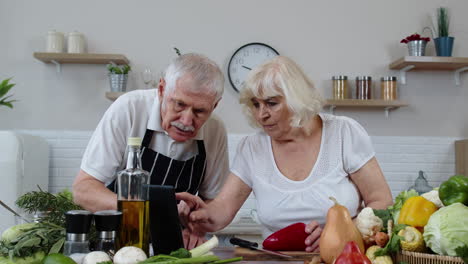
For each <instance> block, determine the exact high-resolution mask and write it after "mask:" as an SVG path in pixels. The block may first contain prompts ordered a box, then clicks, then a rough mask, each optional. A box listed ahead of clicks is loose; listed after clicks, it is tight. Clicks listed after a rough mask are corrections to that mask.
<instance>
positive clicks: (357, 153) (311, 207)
mask: <svg viewBox="0 0 468 264" xmlns="http://www.w3.org/2000/svg"><path fill="white" fill-rule="evenodd" d="M320 117H321V119H322V122H323V128H322V140H321V145H320V152H319V154H318V157H317V161H316V163H315V165H314V167H313V168H312V171H311V172H310V174H309V176H308V177H307V178H306V179H304V180H302V181H293V180H290V179H288V178H286V176H284V175H283V174H282V173H281V172H280V170H279V169H278V167H277V166H276V163H275V160H274V156H273V152H272V147H271V139H270V137H269V136H268V135H266V134H265V133H264V132H259V133H257V134H254V135H250V136H247V137H245V138H243V139H242V140H241V142H240V143H239V145H238V147H237V153H236V157H235V158H234V162H233V164H232V167H231V172H232V173H234V174H235V175H237V176H238V177H239V178H240V179H241V180H242V181H243V182H244V183H245V184H247V185H248V186H249V187H250V188H252V191H253V193H254V195H255V199H256V207H257V216H258V220H259V221H260V222H261V224H262V225H263V236H264V237H267V236H268V235H270V234H271V233H273V232H275V231H277V230H279V229H281V228H284V227H286V226H288V225H290V224H293V223H297V222H303V223H305V224H308V223H310V221H312V220H316V221H317V222H318V223H319V224H321V225H323V224H324V223H325V219H326V215H327V212H328V209H329V208H330V207H331V206H333V202H332V201H331V200H330V199H329V197H330V196H333V197H335V198H336V199H337V200H338V202H339V203H340V204H342V205H344V206H346V207H347V208H348V210H349V212H350V214H351V216H355V215H356V214H357V210H358V208H359V205H360V203H361V198H360V195H359V192H358V190H357V188H356V186H355V185H354V183H353V182H352V181H351V180H350V177H349V175H350V174H351V173H354V172H356V171H357V170H359V169H360V168H361V167H362V166H363V165H365V164H366V163H367V162H368V161H369V160H370V159H371V158H372V157H374V155H375V152H374V149H373V147H372V143H371V140H370V137H369V135H368V134H367V132H366V131H365V130H364V128H363V127H362V126H361V125H359V124H358V123H357V122H356V121H354V120H353V119H351V118H348V117H344V116H335V115H329V114H320Z"/></svg>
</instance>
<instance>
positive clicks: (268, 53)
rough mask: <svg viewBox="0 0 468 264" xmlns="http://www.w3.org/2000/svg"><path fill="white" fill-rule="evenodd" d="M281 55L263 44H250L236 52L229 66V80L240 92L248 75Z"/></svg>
mask: <svg viewBox="0 0 468 264" xmlns="http://www.w3.org/2000/svg"><path fill="white" fill-rule="evenodd" d="M278 55H279V53H278V52H277V51H276V50H275V49H274V48H272V47H270V46H268V45H267V44H263V43H258V42H254V43H249V44H245V45H244V46H242V47H240V48H239V49H237V50H236V52H234V54H233V55H232V57H231V59H230V60H229V64H228V78H229V82H230V83H231V85H232V88H234V90H235V91H236V92H240V90H241V89H242V86H243V84H244V81H245V79H246V77H247V74H248V73H249V72H250V71H251V70H252V69H253V68H254V67H256V66H258V65H260V64H262V63H263V62H265V61H267V60H269V59H271V58H273V57H275V56H278Z"/></svg>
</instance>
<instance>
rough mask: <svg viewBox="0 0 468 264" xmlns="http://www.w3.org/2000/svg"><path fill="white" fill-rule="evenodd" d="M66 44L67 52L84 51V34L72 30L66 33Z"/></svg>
mask: <svg viewBox="0 0 468 264" xmlns="http://www.w3.org/2000/svg"><path fill="white" fill-rule="evenodd" d="M67 40H68V41H67V42H68V44H67V52H68V53H84V52H85V47H84V36H83V34H81V33H80V32H77V31H73V32H70V33H68V39H67Z"/></svg>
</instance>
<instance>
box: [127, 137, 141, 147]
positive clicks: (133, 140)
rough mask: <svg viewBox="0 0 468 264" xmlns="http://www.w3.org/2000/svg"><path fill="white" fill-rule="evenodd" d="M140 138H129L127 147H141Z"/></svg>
mask: <svg viewBox="0 0 468 264" xmlns="http://www.w3.org/2000/svg"><path fill="white" fill-rule="evenodd" d="M141 141H142V140H141V138H140V137H129V138H128V141H127V145H128V146H141Z"/></svg>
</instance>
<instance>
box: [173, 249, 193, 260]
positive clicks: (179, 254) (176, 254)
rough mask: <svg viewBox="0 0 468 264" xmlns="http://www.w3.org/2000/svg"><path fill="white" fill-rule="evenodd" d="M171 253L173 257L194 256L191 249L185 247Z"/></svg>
mask: <svg viewBox="0 0 468 264" xmlns="http://www.w3.org/2000/svg"><path fill="white" fill-rule="evenodd" d="M169 255H171V256H172V257H176V258H190V257H192V254H191V253H190V251H188V250H187V249H185V248H179V249H178V250H176V251H172V252H171V254H169Z"/></svg>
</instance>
